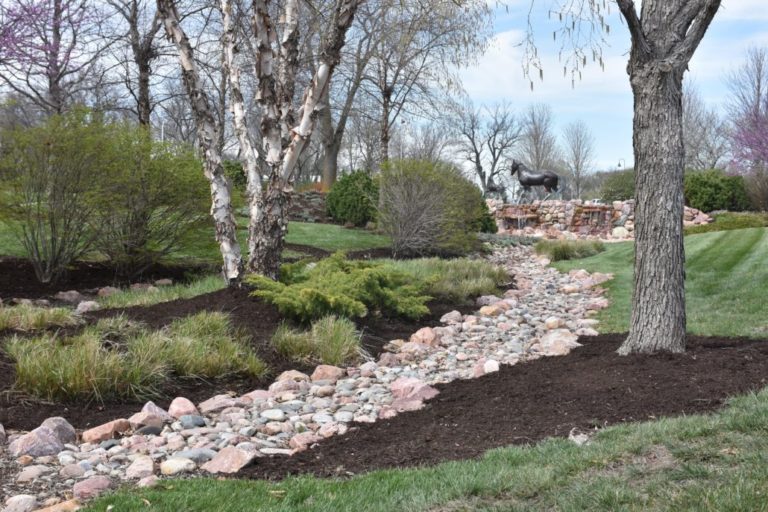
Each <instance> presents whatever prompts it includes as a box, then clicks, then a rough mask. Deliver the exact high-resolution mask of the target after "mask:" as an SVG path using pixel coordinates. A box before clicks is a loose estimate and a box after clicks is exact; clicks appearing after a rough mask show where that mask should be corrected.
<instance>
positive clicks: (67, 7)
mask: <svg viewBox="0 0 768 512" xmlns="http://www.w3.org/2000/svg"><path fill="white" fill-rule="evenodd" d="M10 3H11V4H13V5H12V7H15V8H17V9H21V10H22V11H24V12H26V11H30V12H31V11H34V12H35V15H34V16H32V15H30V16H24V17H22V18H20V19H19V21H18V23H17V25H16V27H15V30H19V31H23V32H24V34H25V37H24V38H23V40H22V41H14V40H11V42H10V43H3V44H10V45H11V47H10V48H4V52H3V54H4V58H3V59H2V61H0V81H2V82H3V83H5V84H6V85H7V86H8V87H9V88H11V89H12V90H13V91H14V92H15V93H17V94H19V95H21V96H23V97H25V98H27V99H28V100H30V101H31V102H33V103H34V104H36V105H37V106H38V107H40V108H41V109H43V110H44V111H46V112H49V113H62V112H64V110H65V108H66V106H67V104H68V103H69V102H70V100H71V98H73V97H74V96H77V95H79V94H83V93H86V92H87V91H89V90H90V89H92V88H93V87H94V82H95V81H96V80H97V79H99V78H100V77H99V76H96V75H100V74H101V72H102V71H103V68H102V67H100V66H99V65H98V63H99V58H100V56H101V54H102V52H103V50H104V48H105V44H104V41H103V40H102V39H100V38H99V34H98V21H99V17H100V9H99V7H100V6H99V5H97V4H95V3H92V2H90V1H89V0H44V1H32V0H13V1H12V2H10Z"/></svg>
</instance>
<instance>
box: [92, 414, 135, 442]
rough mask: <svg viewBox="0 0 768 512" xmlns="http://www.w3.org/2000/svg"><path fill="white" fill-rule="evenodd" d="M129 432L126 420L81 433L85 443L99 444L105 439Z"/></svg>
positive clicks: (129, 425)
mask: <svg viewBox="0 0 768 512" xmlns="http://www.w3.org/2000/svg"><path fill="white" fill-rule="evenodd" d="M129 430H131V424H130V423H129V422H128V420H126V419H119V420H113V421H110V422H108V423H104V424H103V425H99V426H98V427H93V428H92V429H90V430H86V431H85V432H83V441H84V442H86V443H99V442H101V441H106V440H107V439H113V438H114V437H116V436H117V435H118V434H122V433H124V432H128V431H129Z"/></svg>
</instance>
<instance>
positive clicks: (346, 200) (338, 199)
mask: <svg viewBox="0 0 768 512" xmlns="http://www.w3.org/2000/svg"><path fill="white" fill-rule="evenodd" d="M378 200H379V188H378V186H377V185H376V182H374V181H373V179H372V178H371V177H370V176H369V175H368V173H366V172H364V171H356V172H353V173H350V174H345V175H344V176H342V177H341V178H339V180H338V181H337V182H336V183H334V184H333V186H332V187H331V190H330V191H329V192H328V195H327V196H326V197H325V204H326V208H327V209H328V215H330V216H331V217H332V218H333V220H335V221H337V222H344V223H347V222H350V223H352V224H354V225H356V226H364V225H365V223H366V222H369V221H372V220H374V219H375V218H376V203H377V202H378Z"/></svg>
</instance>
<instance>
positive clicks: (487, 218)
mask: <svg viewBox="0 0 768 512" xmlns="http://www.w3.org/2000/svg"><path fill="white" fill-rule="evenodd" d="M479 225H480V229H479V231H480V233H487V234H496V232H497V231H498V230H499V226H498V225H497V224H496V219H494V218H493V215H491V212H489V211H488V209H487V208H486V209H485V211H484V212H483V213H481V214H480V221H479Z"/></svg>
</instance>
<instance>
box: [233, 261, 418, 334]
mask: <svg viewBox="0 0 768 512" xmlns="http://www.w3.org/2000/svg"><path fill="white" fill-rule="evenodd" d="M281 276H282V277H281V281H273V280H271V279H269V278H267V277H264V276H259V275H254V276H250V277H248V278H247V279H246V281H247V282H248V284H250V285H252V286H253V287H255V288H256V290H255V291H254V292H253V293H252V294H253V295H254V296H256V297H261V298H263V299H264V300H266V301H267V302H269V303H271V304H274V305H275V306H276V307H277V308H278V309H279V310H280V312H281V313H282V314H284V315H287V316H290V317H293V318H295V319H298V320H301V321H303V322H310V321H312V320H315V319H318V318H321V317H323V316H327V315H338V316H342V317H347V318H354V317H358V318H359V317H364V316H366V315H367V314H368V313H369V312H370V311H375V312H381V313H388V314H394V315H399V316H403V317H407V318H414V319H416V318H420V317H422V316H424V315H426V314H427V313H429V308H427V306H426V303H427V301H428V300H429V299H430V298H431V297H429V296H428V295H426V294H425V293H424V288H425V283H423V282H421V281H419V280H416V279H413V278H412V277H411V276H409V275H407V274H404V273H402V272H398V271H396V270H394V269H392V268H387V267H386V266H385V265H384V264H383V263H381V262H371V261H350V260H347V259H346V258H345V256H344V253H341V252H339V253H336V254H334V255H333V256H330V257H328V258H325V259H324V260H322V261H320V262H319V263H316V264H315V263H309V262H306V261H304V262H299V263H296V264H291V265H284V266H283V267H282V271H281Z"/></svg>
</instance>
